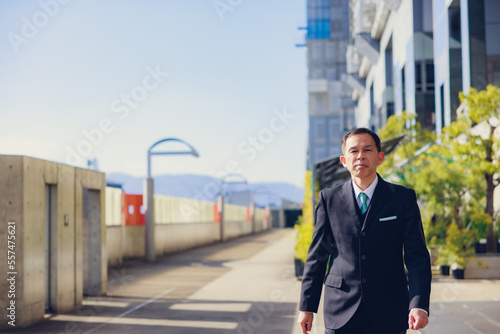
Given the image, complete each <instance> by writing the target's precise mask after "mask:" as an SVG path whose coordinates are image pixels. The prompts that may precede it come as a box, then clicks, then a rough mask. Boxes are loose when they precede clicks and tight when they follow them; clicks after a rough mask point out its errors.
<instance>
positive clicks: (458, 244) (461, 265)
mask: <svg viewBox="0 0 500 334" xmlns="http://www.w3.org/2000/svg"><path fill="white" fill-rule="evenodd" d="M474 241H475V233H474V231H471V230H468V229H460V228H459V227H458V226H457V224H455V223H451V224H450V226H449V227H448V229H447V231H446V249H447V252H449V256H450V262H451V263H453V264H452V266H451V270H452V274H453V277H454V278H456V279H463V278H464V271H465V266H466V265H467V262H468V258H469V257H470V256H472V255H474V247H473V244H474Z"/></svg>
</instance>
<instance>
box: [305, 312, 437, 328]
mask: <svg viewBox="0 0 500 334" xmlns="http://www.w3.org/2000/svg"><path fill="white" fill-rule="evenodd" d="M299 319H300V317H299ZM428 323H429V318H428V317H427V313H425V311H423V310H419V309H417V308H412V309H411V310H410V314H409V315H408V325H409V326H410V329H414V330H417V329H422V328H424V327H425V326H427V324H428Z"/></svg>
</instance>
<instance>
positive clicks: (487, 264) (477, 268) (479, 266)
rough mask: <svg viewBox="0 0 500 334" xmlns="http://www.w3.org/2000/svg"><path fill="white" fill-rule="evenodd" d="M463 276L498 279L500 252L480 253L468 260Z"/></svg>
mask: <svg viewBox="0 0 500 334" xmlns="http://www.w3.org/2000/svg"><path fill="white" fill-rule="evenodd" d="M464 278H476V279H493V278H494V279H500V254H481V255H476V256H475V257H473V258H471V259H470V260H469V263H467V266H465V272H464Z"/></svg>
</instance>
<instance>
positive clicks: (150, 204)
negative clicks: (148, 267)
mask: <svg viewBox="0 0 500 334" xmlns="http://www.w3.org/2000/svg"><path fill="white" fill-rule="evenodd" d="M167 141H175V142H179V143H182V144H184V145H186V146H187V147H188V148H189V150H187V151H157V152H153V151H152V150H153V148H155V147H156V146H157V145H159V144H161V143H164V142H167ZM185 154H189V155H193V156H195V157H199V156H200V154H199V153H198V151H196V150H195V149H194V147H192V146H191V145H190V144H188V143H186V142H185V141H183V140H181V139H177V138H164V139H161V140H158V141H157V142H156V143H154V144H153V145H151V147H150V148H149V149H148V160H147V164H148V175H147V178H146V180H145V181H144V198H143V205H144V209H145V215H146V231H145V235H146V238H145V239H146V240H145V246H146V260H147V261H149V262H151V261H154V260H155V257H156V256H155V255H156V254H155V239H154V238H155V233H154V227H155V222H154V199H153V197H154V181H153V178H152V177H151V156H153V155H185Z"/></svg>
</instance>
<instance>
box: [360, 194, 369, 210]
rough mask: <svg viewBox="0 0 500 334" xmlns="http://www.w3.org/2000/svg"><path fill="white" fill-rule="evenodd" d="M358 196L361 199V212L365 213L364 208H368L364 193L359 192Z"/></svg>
mask: <svg viewBox="0 0 500 334" xmlns="http://www.w3.org/2000/svg"><path fill="white" fill-rule="evenodd" d="M359 198H360V199H361V203H362V204H361V213H362V214H365V212H366V209H368V204H367V198H368V196H366V194H365V193H359Z"/></svg>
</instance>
